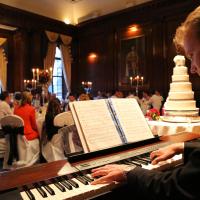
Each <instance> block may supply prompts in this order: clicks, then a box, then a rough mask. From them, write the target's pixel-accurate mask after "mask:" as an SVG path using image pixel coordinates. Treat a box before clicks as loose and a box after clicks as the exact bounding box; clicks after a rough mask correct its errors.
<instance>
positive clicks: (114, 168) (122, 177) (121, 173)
mask: <svg viewBox="0 0 200 200" xmlns="http://www.w3.org/2000/svg"><path fill="white" fill-rule="evenodd" d="M133 168H134V166H132V167H130V166H129V165H123V164H121V165H119V164H111V165H105V166H103V167H98V168H96V169H92V174H91V175H92V177H94V178H96V177H100V178H97V179H96V180H94V181H93V182H92V183H91V184H92V185H96V184H101V183H112V182H123V181H126V172H127V171H129V170H131V169H133Z"/></svg>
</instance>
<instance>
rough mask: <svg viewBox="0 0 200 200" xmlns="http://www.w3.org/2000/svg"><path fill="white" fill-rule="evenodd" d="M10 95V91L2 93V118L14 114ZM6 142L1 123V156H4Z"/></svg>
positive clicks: (0, 109) (0, 113) (0, 99)
mask: <svg viewBox="0 0 200 200" xmlns="http://www.w3.org/2000/svg"><path fill="white" fill-rule="evenodd" d="M10 101H11V99H10V95H9V92H7V91H4V92H2V93H1V95H0V119H1V118H3V117H5V116H7V115H11V114H12V110H11V108H10ZM5 145H6V143H5V139H4V133H3V131H2V129H1V124H0V158H1V157H3V156H4V153H5V151H6V146H5Z"/></svg>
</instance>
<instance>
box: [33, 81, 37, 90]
mask: <svg viewBox="0 0 200 200" xmlns="http://www.w3.org/2000/svg"><path fill="white" fill-rule="evenodd" d="M34 81H35V89H36V84H37V81H36V80H34Z"/></svg>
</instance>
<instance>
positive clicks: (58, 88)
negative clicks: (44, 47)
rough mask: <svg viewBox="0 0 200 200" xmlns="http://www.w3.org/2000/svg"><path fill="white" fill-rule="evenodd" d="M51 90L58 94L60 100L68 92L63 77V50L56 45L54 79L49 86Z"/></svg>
mask: <svg viewBox="0 0 200 200" xmlns="http://www.w3.org/2000/svg"><path fill="white" fill-rule="evenodd" d="M49 92H51V93H54V94H56V97H57V98H59V99H60V100H62V99H64V97H65V94H66V85H65V81H64V77H63V63H62V59H61V51H60V49H59V48H58V47H56V55H55V63H54V68H53V79H52V83H51V85H50V86H49Z"/></svg>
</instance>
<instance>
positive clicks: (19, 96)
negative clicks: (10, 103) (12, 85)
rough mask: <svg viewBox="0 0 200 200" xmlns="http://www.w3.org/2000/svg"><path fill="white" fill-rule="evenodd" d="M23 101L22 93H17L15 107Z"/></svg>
mask: <svg viewBox="0 0 200 200" xmlns="http://www.w3.org/2000/svg"><path fill="white" fill-rule="evenodd" d="M21 99H22V94H21V92H16V93H15V94H14V104H15V105H19V104H20V102H21Z"/></svg>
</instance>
